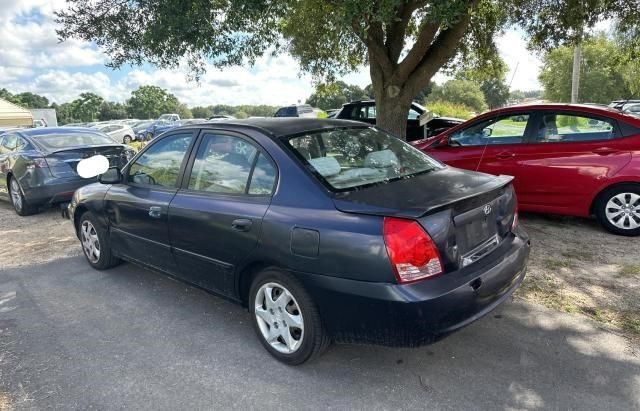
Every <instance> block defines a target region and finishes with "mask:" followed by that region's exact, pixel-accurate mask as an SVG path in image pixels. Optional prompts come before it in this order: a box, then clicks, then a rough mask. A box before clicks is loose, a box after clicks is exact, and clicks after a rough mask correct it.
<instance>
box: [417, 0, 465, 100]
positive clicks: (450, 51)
mask: <svg viewBox="0 0 640 411" xmlns="http://www.w3.org/2000/svg"><path fill="white" fill-rule="evenodd" d="M476 4H477V0H474V1H473V2H471V4H470V6H469V9H468V10H467V12H466V13H464V14H463V15H461V16H460V20H459V21H458V22H457V23H456V24H454V25H453V26H451V27H449V28H448V29H446V30H442V31H441V32H440V34H439V35H438V37H437V38H436V39H435V41H433V43H432V44H431V47H429V49H428V50H427V52H426V53H425V54H424V56H423V57H422V59H421V61H420V63H419V64H418V65H417V66H416V67H415V69H414V70H413V71H412V72H411V73H410V74H409V76H408V77H407V82H406V83H405V90H406V91H407V92H408V93H410V94H411V95H414V94H416V93H417V92H418V91H420V89H421V88H422V87H424V85H425V84H426V83H427V81H429V79H431V77H433V75H434V74H436V73H437V72H438V70H439V69H440V67H442V65H443V64H444V63H446V62H447V61H448V60H449V59H450V58H451V57H453V56H454V55H455V53H456V51H457V49H458V45H459V43H460V40H461V39H462V38H463V37H464V35H465V33H466V31H467V28H468V27H469V24H470V22H471V9H472V8H473V7H474V6H475V5H476Z"/></svg>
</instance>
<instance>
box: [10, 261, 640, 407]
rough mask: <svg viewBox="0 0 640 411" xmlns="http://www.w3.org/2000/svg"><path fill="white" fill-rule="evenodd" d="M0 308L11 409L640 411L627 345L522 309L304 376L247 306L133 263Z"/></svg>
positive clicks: (19, 274) (69, 273) (31, 273)
mask: <svg viewBox="0 0 640 411" xmlns="http://www.w3.org/2000/svg"><path fill="white" fill-rule="evenodd" d="M12 293H13V294H12ZM3 295H4V296H7V297H6V301H4V300H3V299H2V296H3ZM3 301H4V302H3ZM0 308H1V309H0V331H1V333H0V356H1V357H0V358H2V361H0V397H2V395H3V394H4V396H5V397H8V398H10V399H11V403H12V405H13V406H14V407H15V408H43V407H50V406H53V407H60V408H89V407H98V408H121V407H128V408H145V409H148V408H156V409H157V408H186V407H190V408H212V407H220V408H222V407H234V408H239V407H243V408H244V407H255V406H256V405H257V404H260V406H261V408H267V409H269V408H276V407H278V408H285V409H290V408H291V409H292V408H305V409H306V408H327V407H333V408H349V409H351V408H365V407H367V408H369V407H371V408H420V409H424V408H425V407H427V408H430V409H450V408H456V409H496V408H518V409H535V408H552V409H557V408H561V409H566V408H576V409H634V408H638V407H640V359H638V357H636V356H634V354H632V353H629V349H628V347H625V341H624V340H623V339H622V338H620V337H618V336H616V335H614V334H611V333H607V332H605V331H603V330H601V329H599V328H597V327H596V326H594V324H593V323H591V322H590V321H589V320H587V319H585V318H584V317H578V316H570V315H567V314H561V313H557V312H554V311H551V310H547V309H544V308H542V307H539V306H536V305H532V304H526V303H522V302H509V303H507V304H505V305H504V306H503V307H501V308H500V309H499V310H497V311H496V312H494V313H492V314H491V315H489V316H487V317H485V318H484V319H482V320H480V321H478V322H476V323H474V324H472V325H471V326H469V327H467V328H465V329H463V330H462V331H460V332H458V333H456V334H453V335H451V336H450V337H448V338H446V339H444V340H442V341H440V342H438V343H436V344H434V345H431V346H426V347H421V348H415V349H391V348H385V347H374V346H357V345H334V346H332V347H331V348H330V350H329V351H328V352H327V353H326V354H325V355H324V356H322V357H321V358H319V359H318V360H317V361H315V362H312V363H309V364H306V365H303V366H300V367H288V366H285V365H283V364H280V363H279V362H277V361H276V360H275V359H273V358H272V357H270V356H269V355H268V354H267V352H266V351H265V350H264V349H263V347H262V346H261V345H260V343H259V342H258V340H257V338H256V336H255V334H254V331H253V329H252V327H251V324H250V317H249V314H248V313H247V312H246V310H245V309H243V308H242V307H239V306H237V305H234V304H232V303H229V302H227V301H225V300H223V299H220V298H218V297H215V296H212V295H210V294H208V293H206V292H204V291H202V290H199V289H196V288H193V287H190V286H188V285H185V284H183V283H181V282H177V281H175V280H172V279H170V278H168V277H165V276H162V275H160V274H157V273H153V272H150V271H147V270H144V269H141V268H139V267H136V266H134V265H131V264H123V265H121V266H119V267H116V268H114V269H112V270H109V271H105V272H99V271H95V270H92V269H91V268H89V267H88V265H87V264H86V262H85V261H84V259H83V258H82V257H74V258H67V259H62V260H58V261H56V262H54V263H48V264H43V265H35V266H30V267H23V268H16V269H11V270H4V271H0Z"/></svg>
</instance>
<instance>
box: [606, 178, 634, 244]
mask: <svg viewBox="0 0 640 411" xmlns="http://www.w3.org/2000/svg"><path fill="white" fill-rule="evenodd" d="M595 213H596V217H597V218H598V221H599V222H600V224H602V226H603V227H604V228H605V229H606V230H607V231H609V232H612V233H614V234H618V235H624V236H629V237H635V236H639V235H640V185H636V184H622V185H619V186H616V187H613V188H611V189H609V190H606V191H605V192H603V193H602V194H601V195H600V196H599V198H598V201H597V203H596V206H595Z"/></svg>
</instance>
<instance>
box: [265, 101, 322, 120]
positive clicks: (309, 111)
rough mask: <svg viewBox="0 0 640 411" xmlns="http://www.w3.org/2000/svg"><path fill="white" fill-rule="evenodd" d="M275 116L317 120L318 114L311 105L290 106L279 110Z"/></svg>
mask: <svg viewBox="0 0 640 411" xmlns="http://www.w3.org/2000/svg"><path fill="white" fill-rule="evenodd" d="M273 116H274V117H308V118H317V113H316V112H315V111H314V110H313V107H311V106H310V105H309V104H292V105H290V106H286V107H281V108H279V109H278V110H277V111H276V114H274V115H273Z"/></svg>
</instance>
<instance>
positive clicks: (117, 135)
mask: <svg viewBox="0 0 640 411" xmlns="http://www.w3.org/2000/svg"><path fill="white" fill-rule="evenodd" d="M94 128H95V129H97V130H100V131H102V132H103V133H105V134H106V135H108V136H109V137H111V138H112V139H113V141H115V142H116V143H123V144H129V143H131V142H132V141H133V140H135V139H136V133H135V132H134V131H133V129H132V128H131V127H129V126H128V125H126V124H114V123H107V124H98V125H96V126H94Z"/></svg>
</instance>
